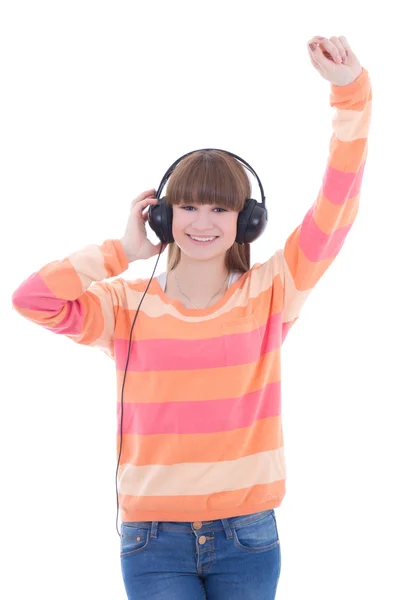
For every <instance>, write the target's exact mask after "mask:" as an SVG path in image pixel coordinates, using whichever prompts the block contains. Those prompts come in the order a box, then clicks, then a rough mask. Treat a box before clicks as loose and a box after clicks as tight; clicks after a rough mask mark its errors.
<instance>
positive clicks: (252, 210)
mask: <svg viewBox="0 0 400 600" xmlns="http://www.w3.org/2000/svg"><path fill="white" fill-rule="evenodd" d="M267 221H268V213H267V209H266V208H265V207H264V206H263V205H262V204H259V203H258V202H257V200H254V199H253V198H250V199H249V200H246V202H245V205H244V208H243V210H241V211H240V213H239V215H238V220H237V232H236V240H235V241H236V242H237V243H238V244H250V243H251V242H254V240H256V239H257V238H258V237H259V236H260V235H261V234H262V232H263V231H264V229H265V228H266V226H267Z"/></svg>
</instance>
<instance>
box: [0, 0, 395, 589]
mask: <svg viewBox="0 0 400 600" xmlns="http://www.w3.org/2000/svg"><path fill="white" fill-rule="evenodd" d="M393 6H394V4H393V3H392V2H389V1H386V2H385V1H380V2H379V3H377V4H376V5H375V6H371V7H370V8H367V7H366V4H365V2H362V1H361V0H358V1H350V2H343V3H342V2H339V3H326V2H324V3H321V2H311V1H307V0H305V1H304V2H295V1H291V2H286V3H282V4H280V3H277V2H273V3H272V2H271V3H269V2H255V1H249V0H247V1H246V2H232V1H229V2H218V1H216V0H213V1H212V2H211V1H204V0H203V1H202V2H197V3H194V2H179V1H167V2H162V1H159V2H154V1H153V2H152V1H149V0H146V2H139V1H131V2H127V1H125V2H118V1H113V2H98V1H97V2H94V1H85V0H79V1H76V0H74V1H71V0H70V1H69V2H55V1H48V2H44V1H39V0H37V1H36V2H26V1H25V2H18V1H14V2H9V3H8V4H7V6H6V5H5V3H3V6H2V9H1V19H0V22H1V35H0V39H1V82H2V91H1V100H0V102H1V111H0V112H1V131H2V133H1V157H0V158H1V166H2V176H1V215H2V218H1V220H0V221H1V223H0V224H1V232H0V233H1V236H0V239H1V266H2V283H1V288H2V294H1V298H0V301H1V303H2V306H1V307H0V309H1V310H0V314H1V333H2V343H1V351H2V362H1V367H2V369H1V370H2V375H1V384H0V385H1V389H0V395H1V400H2V401H1V404H0V406H1V414H0V427H1V430H0V443H1V454H0V456H1V471H0V472H1V496H0V498H1V511H0V519H1V523H0V530H1V548H2V555H3V559H2V563H1V565H2V568H1V571H2V576H1V579H0V596H1V597H2V598H7V600H14V599H18V600H19V599H21V598H31V597H32V598H40V599H41V600H47V599H52V600H54V599H55V598H57V599H58V600H64V599H68V600H69V599H71V598H74V599H76V600H88V599H96V600H100V599H101V600H103V599H111V598H112V599H113V600H123V599H124V598H126V595H125V590H124V587H123V581H122V575H121V571H120V559H119V544H120V538H119V536H118V534H117V530H116V514H117V512H116V511H117V504H116V491H115V471H116V462H117V454H116V450H117V449H116V438H115V434H116V428H117V423H116V400H117V397H116V381H115V371H114V363H113V361H112V360H110V359H109V358H107V356H106V355H105V354H103V353H102V352H100V351H96V350H93V349H91V348H88V347H84V346H79V345H77V344H74V343H72V342H71V341H70V340H68V339H65V338H63V337H62V336H57V335H54V334H52V333H50V332H49V331H46V330H45V329H42V328H39V327H37V326H35V325H33V324H31V323H29V322H28V321H26V320H24V319H22V318H21V317H20V316H19V315H18V314H17V313H16V312H15V311H13V310H12V305H11V296H12V293H13V292H14V290H15V289H16V288H17V287H18V286H19V285H20V284H21V283H22V281H23V280H25V279H26V278H27V277H28V276H29V275H30V274H31V273H33V272H35V271H37V270H38V269H39V268H41V267H42V266H43V265H45V264H47V263H48V262H50V261H53V260H58V259H62V258H64V257H66V256H67V255H69V254H70V253H72V252H74V251H76V250H78V249H80V248H82V247H84V246H86V245H87V244H91V243H97V244H101V243H102V242H103V241H104V240H105V239H109V238H113V239H114V238H120V237H121V236H122V235H123V233H124V231H125V226H126V222H127V219H128V215H129V210H130V203H131V200H132V199H133V198H134V197H136V196H137V195H138V194H139V193H140V192H142V191H144V190H147V189H149V188H152V187H155V188H158V186H159V183H160V181H161V178H162V176H163V175H164V173H165V172H166V170H167V169H168V167H169V166H170V165H171V164H172V163H173V162H174V161H175V160H176V159H177V158H178V157H180V156H181V155H183V154H185V153H186V152H189V151H191V150H195V149H198V148H204V147H216V148H222V149H226V150H229V151H231V152H233V153H235V154H238V155H239V156H241V157H242V158H244V159H245V160H246V161H247V162H248V163H249V164H250V165H251V166H252V167H253V168H254V169H255V171H256V172H257V174H258V175H259V177H260V179H261V181H262V184H263V186H264V192H265V195H266V203H267V208H268V212H269V221H268V225H267V228H266V230H265V233H264V235H263V236H262V238H260V239H259V240H257V241H256V242H255V243H254V244H253V245H252V249H251V251H252V260H251V263H252V264H254V262H263V261H266V260H267V259H268V258H269V257H270V256H271V255H272V254H273V253H274V252H275V250H276V249H278V248H281V247H283V244H284V242H285V240H286V238H287V236H288V235H289V234H290V233H291V232H292V231H293V230H294V228H295V227H297V225H299V224H300V222H301V220H302V219H303V217H304V215H305V213H306V212H307V210H308V209H309V208H310V206H311V205H312V204H313V203H314V201H315V199H316V197H317V195H318V192H319V189H320V186H321V183H322V177H323V174H324V171H325V168H326V163H327V159H328V156H329V140H330V136H331V131H332V129H331V128H332V118H333V116H334V109H333V108H332V107H331V106H330V104H329V94H330V84H329V82H327V81H326V80H324V79H323V78H322V77H321V76H320V74H319V73H318V72H317V71H316V70H315V69H314V67H313V66H312V64H311V62H310V59H309V56H308V51H307V42H308V40H309V39H310V38H311V37H312V36H314V35H323V36H326V37H328V38H329V37H331V36H334V35H336V36H340V35H345V36H346V37H347V39H348V41H349V43H350V44H351V46H352V48H353V50H354V52H355V53H356V54H357V56H358V57H359V59H360V61H361V64H362V65H363V66H364V67H365V68H367V69H368V71H369V73H370V77H371V81H372V85H373V116H372V124H371V132H370V138H369V155H368V160H367V166H366V169H365V174H364V180H363V184H362V191H361V200H360V210H359V214H358V216H357V219H356V222H355V224H354V226H353V228H352V230H351V231H350V233H349V235H348V238H347V240H346V241H345V244H344V246H343V248H342V250H341V252H340V254H339V256H338V257H337V258H336V260H335V261H334V263H333V264H332V265H331V267H330V268H329V269H328V271H327V273H326V274H325V275H324V276H323V278H322V279H321V281H320V282H319V283H318V284H317V286H316V288H315V289H314V291H313V292H312V294H311V296H310V297H309V299H308V300H307V302H306V304H305V306H304V308H303V310H302V314H301V317H300V319H299V321H298V322H297V323H296V324H295V325H294V327H293V329H292V331H291V332H290V333H289V335H288V338H287V340H286V342H285V344H284V346H283V350H282V369H283V372H282V392H283V398H282V405H283V426H284V436H285V453H286V462H287V469H288V479H287V494H286V497H285V499H284V501H283V503H282V505H281V506H280V507H279V508H277V509H276V517H277V524H278V529H279V535H280V540H281V552H282V571H281V578H280V582H279V585H278V592H277V600H294V599H297V598H307V600H314V599H315V600H317V599H318V600H321V599H322V598H323V599H324V600H337V598H340V599H341V600H345V599H346V600H347V599H351V600H353V599H354V598H363V599H366V598H368V599H369V598H371V599H376V598H385V600H392V599H393V600H395V599H398V598H399V597H400V583H399V579H398V564H399V535H400V521H399V502H400V495H399V486H398V475H399V466H398V459H399V455H400V452H399V450H400V447H399V446H400V445H399V423H398V418H397V415H398V403H399V400H400V390H399V383H398V372H399V369H398V359H399V351H398V340H399V323H398V306H399V304H398V296H397V290H398V287H399V285H398V281H397V279H398V260H399V251H398V244H397V240H398V222H397V218H398V217H399V200H400V195H399V186H398V181H397V176H398V171H399V165H398V163H399V150H398V140H399V133H400V127H399V111H398V106H399V95H398V92H399V84H398V81H399V80H398V72H399V69H398V54H399V48H398V44H397V38H398V29H397V23H398V22H397V20H396V19H394V15H393V12H392V10H394V8H393ZM251 180H252V185H253V194H252V197H254V198H256V199H258V200H259V199H260V192H259V188H258V185H257V181H256V180H255V178H253V176H251ZM150 237H151V239H152V241H154V242H157V241H158V240H157V239H156V237H155V234H154V233H153V232H152V231H151V230H150ZM166 256H167V252H165V253H164V254H163V256H162V257H161V259H160V262H159V264H158V267H157V270H156V275H157V274H158V273H160V272H161V271H163V270H165V266H166ZM156 259H157V257H153V258H152V259H150V260H148V261H139V262H137V263H133V264H131V265H130V267H129V269H128V270H127V271H126V272H125V273H124V274H123V276H124V277H126V278H127V279H135V278H137V277H150V276H151V274H152V271H153V268H154V266H155V262H156ZM94 415H95V417H94ZM177 600H179V599H177Z"/></svg>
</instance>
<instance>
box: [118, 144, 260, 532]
mask: <svg viewBox="0 0 400 600" xmlns="http://www.w3.org/2000/svg"><path fill="white" fill-rule="evenodd" d="M202 150H219V148H202ZM194 152H199V150H193V151H192V152H188V153H187V154H184V155H183V156H181V157H180V158H178V160H176V161H175V162H174V163H173V164H172V165H171V166H170V168H169V169H168V171H167V172H166V173H165V175H164V177H163V178H162V180H161V183H160V186H159V188H158V190H157V193H156V196H155V197H156V198H158V203H157V204H153V205H151V206H149V209H148V222H149V225H150V227H151V229H152V230H153V231H154V232H155V233H156V235H157V237H158V238H159V240H160V242H162V244H161V247H160V252H159V254H158V258H157V261H156V264H155V267H154V269H153V273H152V275H151V277H150V280H149V283H148V284H147V287H146V289H145V292H144V294H143V296H142V298H141V300H140V302H139V306H138V307H137V309H136V315H135V318H134V320H133V323H132V327H131V333H130V336H129V344H128V356H127V359H126V366H125V373H124V379H123V382H122V391H121V426H120V431H119V433H120V436H121V443H120V449H119V457H118V464H117V471H116V474H115V487H116V494H117V522H116V527H117V532H118V535H119V536H120V537H121V534H120V533H119V531H118V509H119V503H118V480H117V477H118V466H119V459H120V458H121V450H122V422H123V415H124V410H123V402H124V401H123V394H124V386H125V378H126V371H127V368H128V363H129V355H130V352H131V341H132V331H133V327H134V325H135V323H136V318H137V316H138V311H139V308H140V306H141V304H142V302H143V298H144V297H145V295H146V293H147V290H148V289H149V285H150V283H151V280H152V279H153V275H154V272H155V270H156V268H157V264H158V261H159V260H160V256H161V252H162V250H163V245H164V244H170V243H172V242H173V241H174V236H173V235H172V206H171V205H170V204H167V202H166V198H165V196H163V197H162V198H160V196H161V192H162V190H163V188H164V186H165V184H166V182H167V180H168V179H169V177H170V175H171V173H172V171H173V170H174V169H175V167H176V165H177V164H178V163H179V162H180V161H181V160H182V159H183V158H185V156H189V154H193V153H194ZM222 152H225V153H226V154H230V156H233V157H235V158H236V159H237V160H239V161H240V162H241V163H243V164H244V165H245V166H246V167H247V168H248V169H249V171H250V172H251V173H252V174H253V175H254V176H255V177H256V179H257V181H258V185H259V186H260V191H261V203H260V202H257V200H253V199H252V198H248V199H247V200H246V201H245V204H244V207H243V209H242V210H241V211H240V212H239V214H238V219H237V231H236V239H235V241H236V242H237V243H238V244H245V243H248V244H250V243H251V242H254V240H256V239H257V238H258V237H259V236H260V235H261V234H262V232H263V231H264V229H265V227H266V225H267V221H268V213H267V208H266V206H265V196H264V190H263V186H262V184H261V181H260V178H259V177H258V175H257V173H256V172H255V171H254V169H253V168H252V167H251V166H250V165H249V164H248V163H247V162H246V161H245V160H243V159H242V158H240V156H237V155H236V154H232V152H228V151H227V150H222Z"/></svg>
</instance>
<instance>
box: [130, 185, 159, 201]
mask: <svg viewBox="0 0 400 600" xmlns="http://www.w3.org/2000/svg"><path fill="white" fill-rule="evenodd" d="M155 191H156V190H155V189H154V188H153V189H151V190H146V191H145V192H142V193H141V194H139V196H136V198H134V199H133V200H132V204H133V203H136V202H141V201H142V200H143V199H144V198H150V197H153V198H154V193H155Z"/></svg>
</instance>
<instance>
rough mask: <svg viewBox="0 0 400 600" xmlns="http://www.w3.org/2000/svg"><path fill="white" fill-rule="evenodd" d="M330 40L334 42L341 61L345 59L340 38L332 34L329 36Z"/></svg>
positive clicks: (344, 50) (344, 49) (345, 55)
mask: <svg viewBox="0 0 400 600" xmlns="http://www.w3.org/2000/svg"><path fill="white" fill-rule="evenodd" d="M331 42H332V43H333V44H335V46H336V48H337V49H338V51H339V54H340V56H341V59H342V61H345V60H346V58H347V54H346V48H344V46H343V44H342V42H341V40H340V39H339V38H338V37H336V36H332V37H331Z"/></svg>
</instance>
